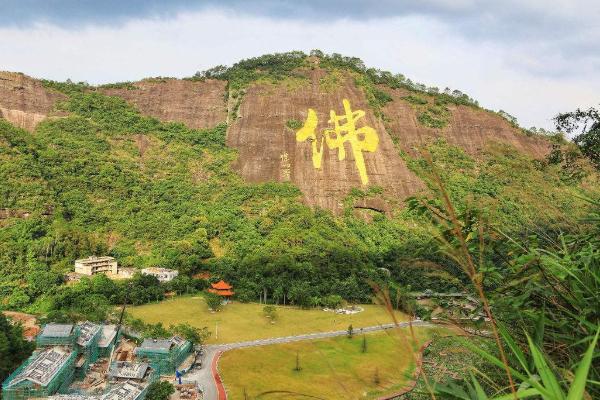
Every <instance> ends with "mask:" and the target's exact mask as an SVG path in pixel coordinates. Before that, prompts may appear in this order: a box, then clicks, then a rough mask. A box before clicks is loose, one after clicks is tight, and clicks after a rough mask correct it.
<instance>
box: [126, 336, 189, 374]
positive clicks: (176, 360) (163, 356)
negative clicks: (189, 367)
mask: <svg viewBox="0 0 600 400" xmlns="http://www.w3.org/2000/svg"><path fill="white" fill-rule="evenodd" d="M191 352H192V343H190V342H189V341H187V340H184V339H182V338H180V337H178V336H174V337H172V338H171V339H145V340H144V342H143V343H142V345H141V346H140V347H138V348H136V349H135V355H136V356H137V357H138V358H140V359H142V360H145V361H147V362H148V363H149V364H150V366H151V367H152V368H153V369H154V370H155V371H156V372H157V374H158V375H170V374H173V373H175V370H176V369H177V367H179V365H180V364H181V363H182V362H183V361H184V360H185V359H186V358H187V356H188V355H190V354H191Z"/></svg>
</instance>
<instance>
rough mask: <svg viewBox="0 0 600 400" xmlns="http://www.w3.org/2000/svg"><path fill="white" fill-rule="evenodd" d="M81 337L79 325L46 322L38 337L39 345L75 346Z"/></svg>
mask: <svg viewBox="0 0 600 400" xmlns="http://www.w3.org/2000/svg"><path fill="white" fill-rule="evenodd" d="M78 337H79V327H78V326H74V325H72V324H46V325H45V326H44V328H43V329H42V333H40V334H39V335H38V337H37V339H36V343H37V345H38V347H43V346H73V345H75V341H76V340H77V338H78Z"/></svg>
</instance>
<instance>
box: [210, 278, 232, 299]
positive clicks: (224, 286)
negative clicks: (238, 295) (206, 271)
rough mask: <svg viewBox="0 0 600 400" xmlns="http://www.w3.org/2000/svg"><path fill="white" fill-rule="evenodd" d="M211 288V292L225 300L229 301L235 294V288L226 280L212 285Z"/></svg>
mask: <svg viewBox="0 0 600 400" xmlns="http://www.w3.org/2000/svg"><path fill="white" fill-rule="evenodd" d="M210 286H211V287H210V288H209V289H208V291H209V292H211V293H214V294H217V295H219V296H222V297H223V298H224V299H225V300H229V299H230V298H231V296H233V294H234V293H233V290H232V289H233V286H231V285H230V284H229V283H227V282H225V281H224V280H220V281H219V282H217V283H211V284H210Z"/></svg>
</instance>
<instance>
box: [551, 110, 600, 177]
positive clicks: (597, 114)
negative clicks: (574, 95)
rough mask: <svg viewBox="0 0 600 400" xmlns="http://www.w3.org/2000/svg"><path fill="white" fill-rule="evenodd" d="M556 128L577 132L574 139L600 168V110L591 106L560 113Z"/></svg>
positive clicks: (555, 120)
mask: <svg viewBox="0 0 600 400" xmlns="http://www.w3.org/2000/svg"><path fill="white" fill-rule="evenodd" d="M554 122H555V123H556V129H558V130H561V131H564V132H566V133H574V132H575V133H576V136H575V137H574V138H573V141H574V142H575V143H576V144H577V145H578V146H579V148H580V149H581V152H582V153H583V155H585V156H586V157H587V158H588V159H589V160H590V161H591V162H592V163H593V164H594V165H595V166H596V168H598V169H600V110H598V109H596V108H593V107H590V108H589V109H587V110H581V109H579V108H578V109H577V110H575V111H573V112H567V113H562V114H558V115H557V116H556V117H555V118H554Z"/></svg>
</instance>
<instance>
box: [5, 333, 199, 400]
mask: <svg viewBox="0 0 600 400" xmlns="http://www.w3.org/2000/svg"><path fill="white" fill-rule="evenodd" d="M140 341H141V340H140V339H139V338H136V337H131V336H128V335H123V334H122V330H121V329H120V327H119V326H117V325H108V324H95V323H92V322H88V321H86V322H82V323H78V324H56V323H49V324H47V325H45V326H44V327H43V329H42V330H41V333H40V334H39V335H38V336H37V338H36V345H37V348H36V350H35V351H34V353H33V354H32V355H31V356H30V357H29V358H28V359H27V360H26V361H25V362H24V363H23V364H22V365H21V366H20V367H19V368H18V369H17V370H16V371H14V372H13V373H12V374H11V375H9V376H8V378H7V379H6V380H5V381H4V382H3V383H2V399H5V400H25V399H34V398H49V399H54V400H59V399H62V400H66V399H72V400H77V399H81V400H84V399H87V400H95V399H98V400H142V399H144V398H145V396H146V392H147V391H148V387H149V386H150V384H152V383H153V382H156V381H157V380H170V381H175V375H176V371H180V370H181V368H182V367H183V368H185V365H187V364H188V363H189V362H190V360H193V359H194V358H195V354H194V348H193V345H192V343H190V342H189V341H187V340H185V339H183V338H181V337H178V336H174V337H171V338H169V339H152V338H149V339H144V340H143V342H142V343H141V345H140V346H138V345H137V344H138V343H140ZM173 398H178V399H179V398H186V399H201V398H202V396H201V393H200V390H199V388H198V387H197V386H196V385H193V384H191V385H190V384H187V385H177V386H176V393H175V394H174V396H173Z"/></svg>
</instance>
